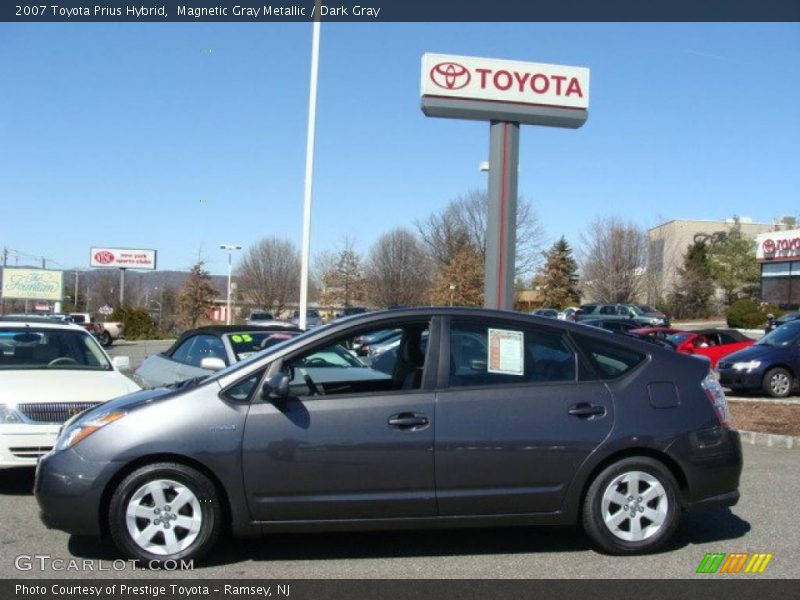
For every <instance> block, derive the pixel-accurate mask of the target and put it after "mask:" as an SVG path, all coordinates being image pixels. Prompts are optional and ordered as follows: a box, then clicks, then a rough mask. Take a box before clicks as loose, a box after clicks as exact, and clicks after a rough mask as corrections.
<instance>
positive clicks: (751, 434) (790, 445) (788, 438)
mask: <svg viewBox="0 0 800 600" xmlns="http://www.w3.org/2000/svg"><path fill="white" fill-rule="evenodd" d="M739 435H740V436H741V438H742V443H743V444H750V445H751V446H766V447H768V448H785V449H787V450H800V436H793V435H779V434H777V433H761V432H759V431H742V430H741V429H740V430H739Z"/></svg>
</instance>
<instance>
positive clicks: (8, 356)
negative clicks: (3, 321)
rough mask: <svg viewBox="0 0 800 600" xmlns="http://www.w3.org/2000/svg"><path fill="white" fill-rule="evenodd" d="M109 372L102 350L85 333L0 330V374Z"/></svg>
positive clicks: (106, 359)
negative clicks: (51, 371) (16, 370)
mask: <svg viewBox="0 0 800 600" xmlns="http://www.w3.org/2000/svg"><path fill="white" fill-rule="evenodd" d="M13 369H59V370H81V371H87V370H88V371H110V370H111V364H110V363H109V362H108V358H107V357H106V355H105V353H104V352H103V349H102V348H100V345H99V344H98V343H97V342H96V341H95V339H94V338H93V337H92V336H91V335H89V334H88V333H86V332H85V331H76V330H68V329H50V328H44V327H42V328H37V327H26V328H25V329H20V328H10V327H9V328H0V370H13Z"/></svg>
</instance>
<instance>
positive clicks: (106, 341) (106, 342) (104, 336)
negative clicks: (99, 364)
mask: <svg viewBox="0 0 800 600" xmlns="http://www.w3.org/2000/svg"><path fill="white" fill-rule="evenodd" d="M100 343H101V344H103V346H105V347H106V348H108V347H109V346H111V344H113V343H114V340H113V339H112V338H111V334H110V333H108V332H107V331H104V332H103V333H101V334H100Z"/></svg>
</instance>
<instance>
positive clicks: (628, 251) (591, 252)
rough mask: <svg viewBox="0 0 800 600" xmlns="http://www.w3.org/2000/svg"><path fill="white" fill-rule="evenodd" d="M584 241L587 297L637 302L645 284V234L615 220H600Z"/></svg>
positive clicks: (590, 229) (596, 299) (582, 256)
mask: <svg viewBox="0 0 800 600" xmlns="http://www.w3.org/2000/svg"><path fill="white" fill-rule="evenodd" d="M581 240H582V246H583V248H582V251H581V257H580V264H581V270H582V272H583V273H582V274H583V285H584V288H585V290H586V292H588V294H587V295H588V296H589V297H590V298H591V299H592V300H595V301H598V302H620V303H630V302H634V301H635V300H636V299H637V296H638V294H639V291H640V288H641V286H642V283H643V276H642V275H643V272H644V265H645V260H646V238H645V235H644V232H643V231H642V230H641V229H640V228H639V227H637V226H636V225H634V224H633V223H628V222H624V221H622V220H620V219H618V218H616V217H609V218H598V219H595V220H594V221H592V223H591V224H590V225H589V230H588V231H587V232H586V233H584V234H583V235H581Z"/></svg>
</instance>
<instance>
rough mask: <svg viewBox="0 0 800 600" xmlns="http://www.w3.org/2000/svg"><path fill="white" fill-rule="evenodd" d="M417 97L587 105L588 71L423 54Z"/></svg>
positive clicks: (577, 68)
mask: <svg viewBox="0 0 800 600" xmlns="http://www.w3.org/2000/svg"><path fill="white" fill-rule="evenodd" d="M422 64H423V66H422V69H423V70H422V73H423V80H422V96H423V97H425V96H445V97H453V98H461V99H466V100H485V101H490V102H509V103H515V104H530V105H545V106H555V107H562V108H575V109H586V108H588V107H589V69H586V68H583V67H568V66H563V65H550V64H543V63H529V62H518V61H510V60H497V59H490V58H476V57H471V56H449V55H441V54H425V55H424V56H423V58H422Z"/></svg>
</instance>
